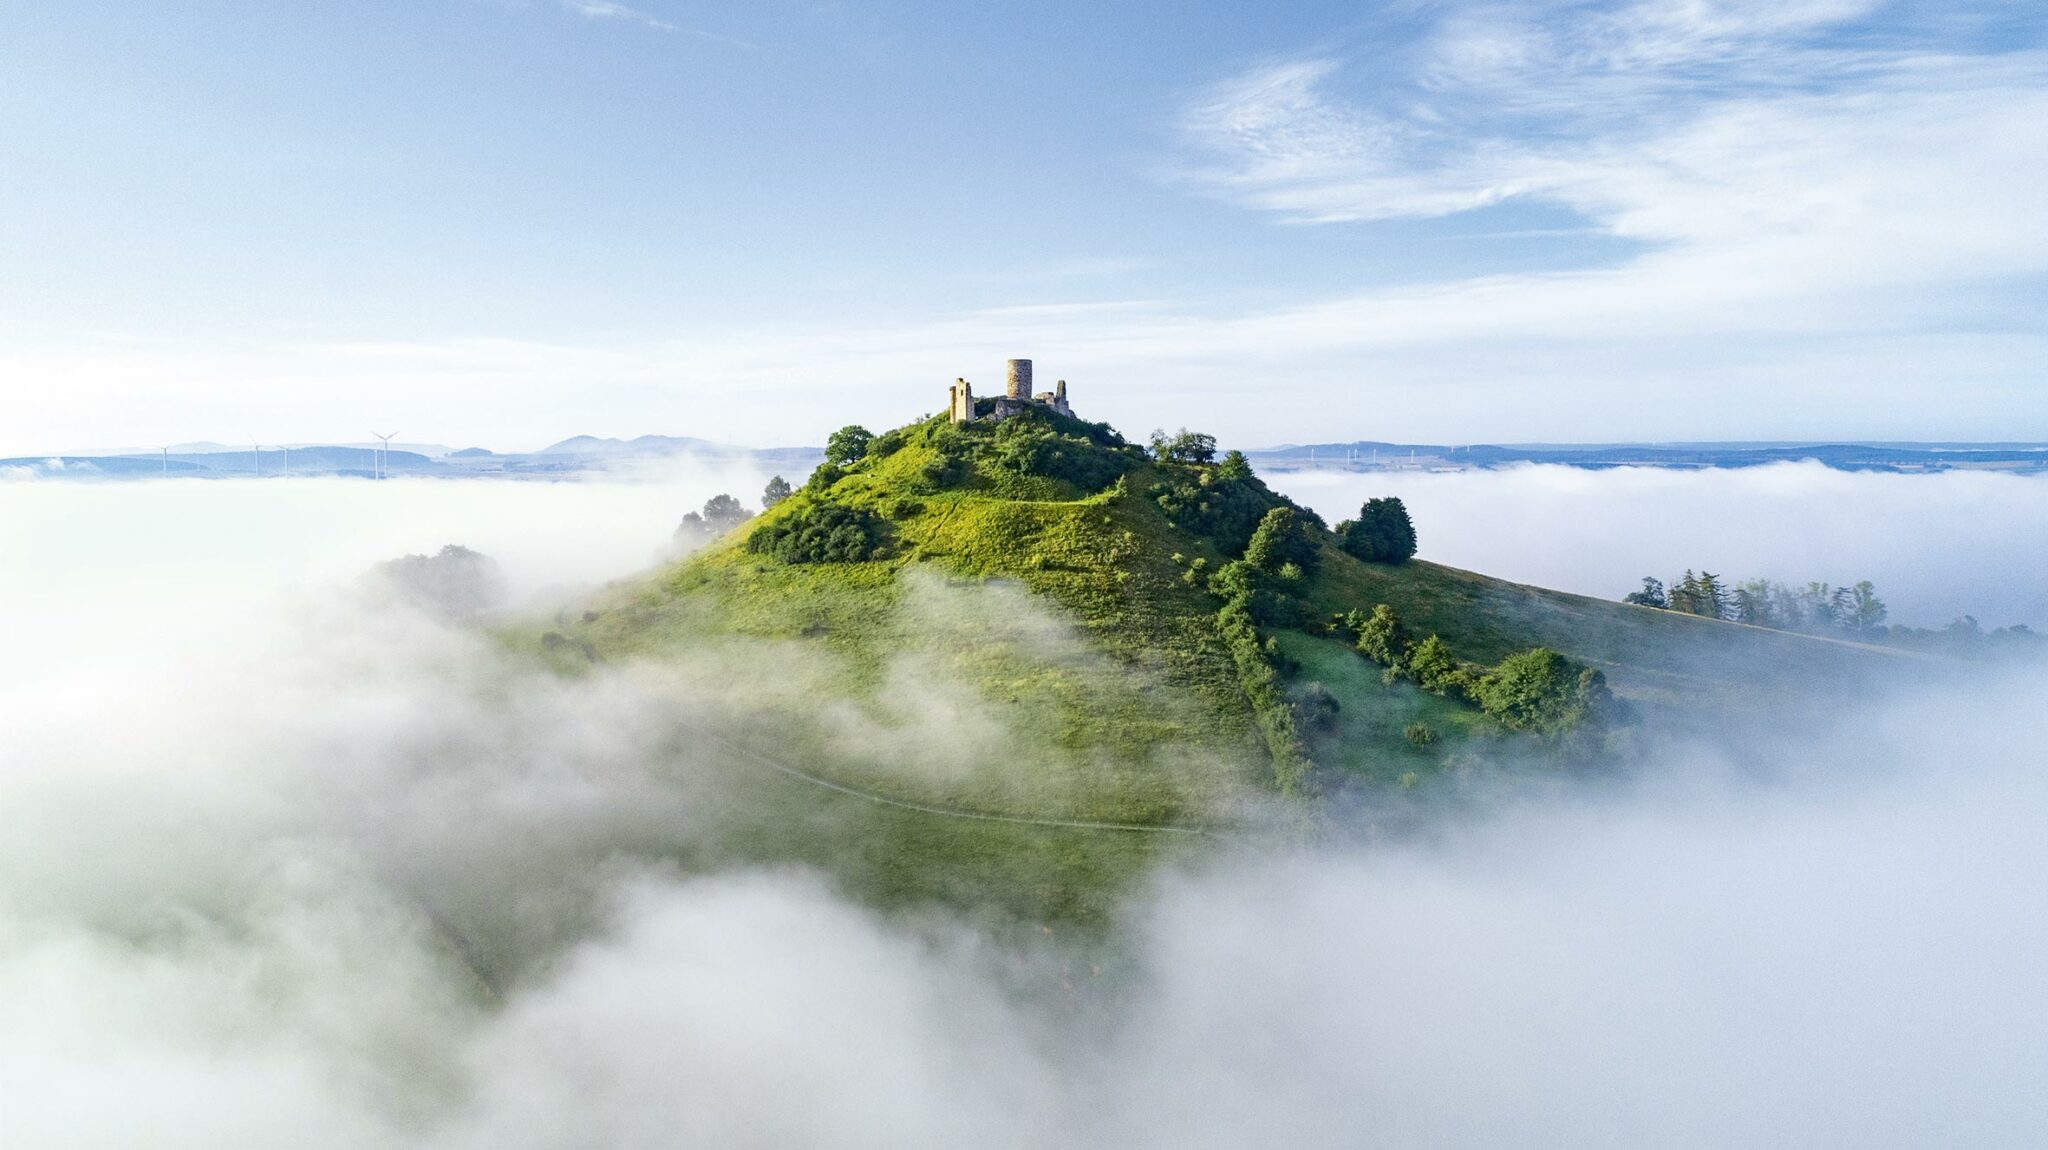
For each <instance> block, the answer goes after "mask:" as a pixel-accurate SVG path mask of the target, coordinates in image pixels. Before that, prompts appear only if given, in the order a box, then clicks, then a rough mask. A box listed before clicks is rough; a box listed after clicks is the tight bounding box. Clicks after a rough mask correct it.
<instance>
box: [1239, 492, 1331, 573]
mask: <svg viewBox="0 0 2048 1150" xmlns="http://www.w3.org/2000/svg"><path fill="white" fill-rule="evenodd" d="M1319 558H1320V556H1318V555H1317V553H1316V541H1315V538H1314V536H1312V535H1310V534H1309V533H1308V530H1307V528H1306V526H1305V525H1304V524H1303V523H1302V522H1301V518H1300V517H1299V516H1298V515H1296V514H1295V511H1294V508H1292V507H1275V508H1273V509H1272V510H1270V511H1268V512H1266V514H1265V516H1264V518H1262V519H1260V520H1259V526H1258V529H1257V530H1255V531H1253V532H1252V538H1251V542H1249V543H1247V544H1245V548H1244V561H1245V562H1247V563H1249V564H1251V565H1252V566H1254V567H1256V568H1258V569H1259V570H1261V571H1264V572H1266V573H1267V574H1269V575H1271V574H1277V573H1278V572H1279V571H1280V569H1281V568H1282V567H1284V566H1286V565H1287V564H1289V563H1292V564H1294V565H1295V566H1296V567H1299V568H1300V569H1301V570H1302V572H1304V573H1309V574H1312V573H1314V571H1315V569H1316V562H1317V560H1318V559H1319Z"/></svg>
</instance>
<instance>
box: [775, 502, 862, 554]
mask: <svg viewBox="0 0 2048 1150" xmlns="http://www.w3.org/2000/svg"><path fill="white" fill-rule="evenodd" d="M747 550H749V551H752V552H755V553H757V554H761V555H772V556H774V557H775V558H777V559H780V560H781V561H783V562H784V563H859V562H862V561H864V560H868V559H874V558H877V557H879V556H880V555H881V554H882V551H883V532H882V523H881V521H880V520H879V519H877V518H875V517H874V516H873V515H870V514H869V513H867V512H865V511H862V510H860V509H858V508H853V507H846V506H842V505H840V504H837V503H813V504H811V505H810V506H808V507H804V508H803V509H801V510H799V511H797V512H796V513H795V514H793V515H785V516H782V517H781V518H779V519H775V520H773V521H771V522H768V523H763V524H762V525H761V526H759V527H756V528H754V532H753V534H751V535H749V536H747Z"/></svg>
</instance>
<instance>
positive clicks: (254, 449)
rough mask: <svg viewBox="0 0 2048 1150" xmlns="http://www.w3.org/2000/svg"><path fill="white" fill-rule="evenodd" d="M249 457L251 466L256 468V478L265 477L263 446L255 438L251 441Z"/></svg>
mask: <svg viewBox="0 0 2048 1150" xmlns="http://www.w3.org/2000/svg"><path fill="white" fill-rule="evenodd" d="M249 459H250V461H251V462H250V466H251V467H253V468H255V469H256V478H258V479H261V478H263V446H262V444H259V443H257V442H256V441H255V440H253V439H251V440H250V441H249Z"/></svg>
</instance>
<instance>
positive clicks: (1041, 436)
mask: <svg viewBox="0 0 2048 1150" xmlns="http://www.w3.org/2000/svg"><path fill="white" fill-rule="evenodd" d="M993 450H994V453H995V461H996V465H997V466H998V467H1001V468H1003V469H1005V470H1007V471H1012V472H1015V473H1017V474H1019V475H1042V476H1045V477H1047V478H1049V479H1059V480H1064V481H1066V482H1068V483H1071V484H1073V485H1074V486H1075V487H1077V488H1079V489H1080V490H1082V491H1084V492H1090V493H1092V492H1096V491H1100V490H1101V489H1102V488H1104V487H1107V486H1108V485H1109V484H1111V483H1113V482H1115V481H1116V479H1117V478H1118V477H1120V476H1121V475H1123V473H1124V471H1125V470H1126V469H1128V468H1129V466H1130V460H1129V459H1128V458H1127V457H1126V456H1125V455H1124V454H1123V453H1122V452H1121V451H1117V450H1114V449H1112V448H1109V447H1105V446H1103V445H1101V444H1098V443H1096V442H1094V441H1093V440H1091V439H1089V438H1088V437H1087V436H1084V435H1068V434H1065V433H1063V432H1060V431H1056V430H1054V429H1053V428H1052V427H1051V426H1050V425H1049V424H1048V423H1047V422H1044V421H1041V420H1037V419H1029V418H1018V419H1010V420H1006V421H1004V422H1003V423H1001V424H998V425H997V427H996V433H995V439H994V449H993Z"/></svg>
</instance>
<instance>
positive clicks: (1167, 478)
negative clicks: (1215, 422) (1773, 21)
mask: <svg viewBox="0 0 2048 1150" xmlns="http://www.w3.org/2000/svg"><path fill="white" fill-rule="evenodd" d="M1162 436H1164V437H1165V438H1164V439H1162V438H1161V437H1162ZM1184 441H1185V442H1184ZM1215 448H1216V440H1215V437H1214V436H1209V435H1200V434H1197V433H1195V432H1191V431H1186V430H1183V431H1181V432H1180V434H1179V435H1177V436H1165V433H1164V432H1154V433H1153V443H1152V452H1153V457H1154V458H1155V459H1157V460H1159V461H1160V468H1159V470H1160V472H1161V479H1160V480H1159V482H1157V483H1155V484H1153V485H1152V488H1151V490H1150V491H1148V492H1146V494H1147V495H1148V496H1149V497H1150V498H1151V499H1152V500H1153V501H1154V502H1156V503H1157V504H1159V509H1160V510H1161V511H1164V512H1165V513H1166V518H1167V519H1168V521H1170V522H1171V523H1173V525H1174V526H1176V527H1180V528H1183V529H1185V530H1187V531H1191V532H1193V533H1195V534H1197V535H1202V536H1206V537H1207V538H1209V539H1210V540H1212V541H1213V542H1215V544H1216V547H1217V549H1218V550H1220V551H1222V552H1223V553H1224V554H1226V555H1241V554H1243V553H1244V549H1245V548H1246V547H1248V546H1250V544H1251V541H1252V535H1253V533H1254V532H1256V531H1257V530H1258V528H1259V524H1260V522H1261V521H1263V520H1264V518H1265V516H1266V513H1267V512H1269V511H1271V510H1273V509H1274V508H1276V507H1291V506H1292V505H1291V504H1289V503H1288V502H1287V500H1286V499H1284V498H1282V497H1281V496H1279V495H1276V494H1274V493H1273V491H1272V490H1271V489H1270V488H1268V487H1267V486H1266V485H1265V484H1264V483H1263V482H1261V481H1260V480H1259V477H1258V476H1257V475H1255V474H1253V473H1252V465H1251V461H1249V460H1247V459H1246V458H1245V457H1244V452H1242V451H1232V452H1229V453H1227V454H1225V455H1224V457H1223V459H1222V461H1221V462H1215V461H1214V460H1215V454H1216V450H1215ZM1294 511H1295V513H1296V514H1297V515H1298V516H1300V517H1301V518H1302V519H1303V520H1305V521H1307V522H1309V523H1312V524H1314V525H1315V526H1317V527H1321V526H1322V521H1321V520H1319V519H1317V518H1315V515H1314V513H1313V512H1310V511H1307V510H1305V509H1302V508H1294Z"/></svg>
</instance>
